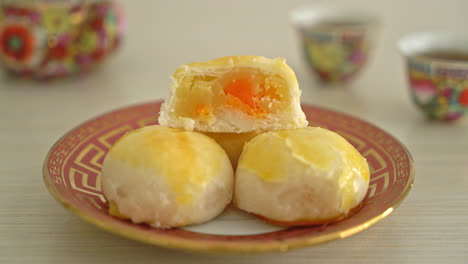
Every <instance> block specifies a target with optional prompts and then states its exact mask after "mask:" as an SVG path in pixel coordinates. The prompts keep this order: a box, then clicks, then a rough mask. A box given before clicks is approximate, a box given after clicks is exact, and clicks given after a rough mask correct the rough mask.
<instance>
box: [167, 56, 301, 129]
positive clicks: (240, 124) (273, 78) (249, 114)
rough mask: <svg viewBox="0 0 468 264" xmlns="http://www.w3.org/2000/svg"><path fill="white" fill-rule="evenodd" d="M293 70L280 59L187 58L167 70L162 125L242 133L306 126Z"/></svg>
mask: <svg viewBox="0 0 468 264" xmlns="http://www.w3.org/2000/svg"><path fill="white" fill-rule="evenodd" d="M300 95H301V91H300V90H299V87H298V83H297V79H296V76H295V74H294V72H293V70H292V69H291V68H290V67H289V66H288V65H287V64H286V62H285V59H283V58H276V59H268V58H265V57H261V56H231V57H223V58H218V59H214V60H210V61H205V62H199V63H191V64H188V65H183V66H181V67H180V68H178V69H177V70H176V71H175V73H174V74H173V76H172V85H171V87H170V91H169V96H168V98H166V100H165V102H164V104H163V105H162V107H161V111H160V116H159V123H160V124H162V125H166V126H170V127H176V128H182V129H186V130H197V131H202V132H229V133H233V132H234V133H242V132H252V131H268V130H278V129H294V128H301V127H305V126H307V120H306V118H305V115H304V112H302V109H301V106H300Z"/></svg>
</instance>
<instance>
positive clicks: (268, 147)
mask: <svg viewBox="0 0 468 264" xmlns="http://www.w3.org/2000/svg"><path fill="white" fill-rule="evenodd" d="M237 170H249V171H252V172H253V173H254V175H256V176H257V177H259V178H260V179H262V180H263V181H264V182H274V183H281V182H284V184H287V182H288V181H290V180H291V178H292V177H296V175H295V173H293V172H294V171H302V172H303V173H304V175H305V176H307V177H306V178H307V181H310V182H314V181H316V180H320V179H319V178H320V177H325V178H327V179H328V180H332V181H335V182H337V186H338V188H340V189H341V193H342V194H343V203H342V207H343V209H344V210H346V211H348V210H350V209H351V208H352V206H355V204H354V201H355V196H356V194H357V193H359V192H361V191H362V190H358V189H356V188H358V187H360V186H357V185H356V184H355V182H356V181H355V178H356V177H357V178H360V180H358V181H357V182H363V183H366V182H369V175H370V173H369V167H368V164H367V161H366V160H365V158H364V157H362V156H361V154H360V153H359V152H358V151H357V150H356V149H355V148H354V147H353V146H352V145H351V144H350V143H349V142H348V141H347V140H346V139H344V138H343V137H341V136H340V135H338V134H336V133H334V132H332V131H329V130H326V129H322V128H316V127H307V128H303V129H295V130H280V131H273V132H268V133H264V134H262V135H259V136H257V137H255V138H254V139H252V140H251V141H250V142H248V143H247V144H246V145H245V147H244V152H243V153H242V155H241V157H240V159H239V165H238V168H237ZM318 175H321V176H320V177H318ZM365 188H366V189H367V187H365Z"/></svg>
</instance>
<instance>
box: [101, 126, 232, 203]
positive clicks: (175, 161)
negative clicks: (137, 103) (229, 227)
mask: <svg viewBox="0 0 468 264" xmlns="http://www.w3.org/2000/svg"><path fill="white" fill-rule="evenodd" d="M108 156H109V157H110V158H111V159H112V160H114V161H120V162H122V163H124V164H126V165H128V166H130V167H132V168H135V169H142V170H147V171H148V170H149V171H152V172H153V173H154V174H153V175H159V176H161V177H163V178H164V179H165V182H166V183H167V185H168V187H169V188H170V189H171V190H172V192H173V193H174V194H175V195H176V201H177V202H178V203H181V204H184V203H190V202H191V201H192V200H193V199H192V198H193V196H196V195H198V194H199V193H201V192H203V188H204V187H205V186H206V184H207V182H208V181H210V180H211V178H210V177H214V176H216V175H217V173H218V171H220V167H221V163H222V162H224V161H225V160H223V159H225V156H226V154H225V153H224V151H223V149H222V148H221V147H219V145H218V144H216V142H214V140H212V139H210V138H209V137H207V136H205V135H202V134H200V133H195V132H191V131H183V130H180V129H175V128H168V127H164V126H148V127H144V128H141V129H138V130H135V131H132V132H130V133H128V134H127V135H125V136H124V137H122V138H121V139H120V140H119V141H118V142H117V143H116V144H115V145H114V146H113V147H112V149H111V150H110V151H109V154H108ZM174 157H177V158H174ZM206 160H210V162H204V161H206ZM181 162H183V163H185V164H190V166H180V163H181ZM148 175H151V174H148Z"/></svg>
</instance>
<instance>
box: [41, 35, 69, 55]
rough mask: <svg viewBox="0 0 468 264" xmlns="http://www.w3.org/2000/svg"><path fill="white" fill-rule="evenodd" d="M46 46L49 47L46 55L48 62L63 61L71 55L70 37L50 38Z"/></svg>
mask: <svg viewBox="0 0 468 264" xmlns="http://www.w3.org/2000/svg"><path fill="white" fill-rule="evenodd" d="M47 45H48V46H49V49H48V50H47V54H46V58H47V59H48V60H57V59H58V60H61V59H65V58H66V57H67V56H68V55H69V54H70V53H71V48H70V37H69V36H68V35H61V36H58V37H50V38H49V40H48V43H47Z"/></svg>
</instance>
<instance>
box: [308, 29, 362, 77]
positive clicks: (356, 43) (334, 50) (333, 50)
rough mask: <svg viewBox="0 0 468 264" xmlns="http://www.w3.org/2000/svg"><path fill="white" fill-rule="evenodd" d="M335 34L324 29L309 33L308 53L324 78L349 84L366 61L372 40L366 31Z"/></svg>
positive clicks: (310, 61) (313, 66)
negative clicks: (368, 38) (352, 33)
mask: <svg viewBox="0 0 468 264" xmlns="http://www.w3.org/2000/svg"><path fill="white" fill-rule="evenodd" d="M324 34H328V35H329V36H327V37H325V36H323V35H324ZM334 34H335V33H333V32H328V33H327V32H322V33H321V35H319V34H310V35H308V36H306V37H305V53H306V54H307V61H308V62H309V63H310V65H311V66H312V68H313V69H314V70H315V71H316V73H317V75H318V76H319V78H320V80H321V81H323V82H333V83H346V82H348V81H349V80H351V79H352V78H353V77H354V76H355V74H356V73H357V72H358V71H359V70H360V69H361V68H362V66H363V65H364V63H365V62H366V59H367V54H368V47H369V43H368V40H367V39H366V36H365V35H364V34H357V35H351V36H350V35H346V34H344V33H343V35H337V36H335V35H334Z"/></svg>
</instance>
